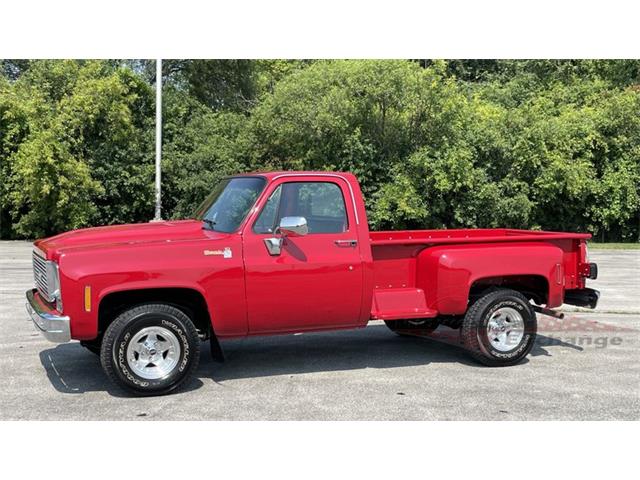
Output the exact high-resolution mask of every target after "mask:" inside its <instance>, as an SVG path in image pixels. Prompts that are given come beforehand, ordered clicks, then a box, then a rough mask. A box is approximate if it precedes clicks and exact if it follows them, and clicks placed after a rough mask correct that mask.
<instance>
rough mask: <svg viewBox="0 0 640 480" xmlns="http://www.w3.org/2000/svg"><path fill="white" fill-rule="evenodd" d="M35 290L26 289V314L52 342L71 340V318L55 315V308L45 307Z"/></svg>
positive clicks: (37, 328)
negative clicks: (39, 300)
mask: <svg viewBox="0 0 640 480" xmlns="http://www.w3.org/2000/svg"><path fill="white" fill-rule="evenodd" d="M36 292H37V290H36V289H33V290H27V292H26V295H27V303H26V304H25V307H26V309H27V314H28V315H29V318H30V319H31V321H32V322H33V325H34V326H35V327H36V330H38V331H39V332H40V333H41V334H42V335H43V336H44V338H46V339H47V340H49V341H50V342H54V343H64V342H68V341H69V340H71V325H70V323H71V319H70V318H69V317H68V316H66V315H56V313H57V312H56V310H49V309H46V308H45V307H44V306H43V305H42V304H41V303H40V302H38V299H37V298H36V296H35V294H36Z"/></svg>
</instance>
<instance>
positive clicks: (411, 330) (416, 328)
mask: <svg viewBox="0 0 640 480" xmlns="http://www.w3.org/2000/svg"><path fill="white" fill-rule="evenodd" d="M384 324H385V325H386V326H387V327H388V328H389V330H391V331H392V332H394V333H396V334H398V335H400V336H403V337H415V336H423V335H429V334H430V333H432V332H433V331H434V330H435V329H436V328H438V325H439V323H438V319H436V318H416V319H411V320H410V319H406V320H385V321H384Z"/></svg>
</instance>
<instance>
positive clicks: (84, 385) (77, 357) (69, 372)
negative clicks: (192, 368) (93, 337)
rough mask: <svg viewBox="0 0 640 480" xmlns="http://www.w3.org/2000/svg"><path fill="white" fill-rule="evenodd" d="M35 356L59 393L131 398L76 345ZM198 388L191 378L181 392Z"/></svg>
mask: <svg viewBox="0 0 640 480" xmlns="http://www.w3.org/2000/svg"><path fill="white" fill-rule="evenodd" d="M39 356H40V363H41V364H42V366H43V367H44V370H45V372H46V374H47V378H48V379H49V382H51V385H52V386H53V388H55V389H56V390H57V391H59V392H61V393H70V394H81V393H87V392H107V393H108V394H109V395H112V396H114V397H131V395H130V394H128V393H127V392H124V391H123V390H121V389H120V388H118V387H117V386H115V385H114V384H113V383H111V381H110V380H109V379H108V378H107V377H106V375H105V374H104V372H103V371H102V366H101V365H100V358H99V357H98V356H97V355H95V354H93V353H91V352H89V351H88V350H86V349H85V348H84V347H82V346H81V345H80V344H79V343H77V342H73V343H62V344H60V345H57V346H56V347H54V348H49V349H47V350H43V351H41V352H40V354H39ZM201 386H202V381H201V380H200V379H199V378H195V379H192V380H191V382H190V383H189V385H186V386H185V388H182V389H181V391H182V392H184V391H189V390H195V389H198V388H200V387H201Z"/></svg>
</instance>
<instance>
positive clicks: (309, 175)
mask: <svg viewBox="0 0 640 480" xmlns="http://www.w3.org/2000/svg"><path fill="white" fill-rule="evenodd" d="M282 177H332V178H339V179H340V180H344V182H345V183H346V184H347V187H349V193H350V194H351V202H352V203H353V213H354V214H355V216H356V225H360V219H359V218H358V209H357V208H356V197H355V196H354V195H353V188H351V184H350V183H349V181H348V180H347V179H346V178H344V177H343V176H341V175H336V174H335V173H283V174H281V175H276V176H275V177H273V179H272V180H277V179H279V178H282Z"/></svg>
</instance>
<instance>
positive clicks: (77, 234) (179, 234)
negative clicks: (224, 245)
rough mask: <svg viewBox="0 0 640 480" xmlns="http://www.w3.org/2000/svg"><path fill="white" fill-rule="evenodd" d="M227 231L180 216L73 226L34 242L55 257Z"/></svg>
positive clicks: (192, 237)
mask: <svg viewBox="0 0 640 480" xmlns="http://www.w3.org/2000/svg"><path fill="white" fill-rule="evenodd" d="M226 235H228V234H225V233H217V232H211V231H208V230H203V229H202V222H201V221H199V220H179V221H164V222H151V223H138V224H127V225H111V226H108V227H95V228H84V229H82V230H72V231H70V232H66V233H61V234H60V235H56V236H54V237H49V238H45V239H42V240H38V241H36V242H35V243H34V245H35V246H36V247H38V248H39V249H40V250H43V251H45V252H47V257H48V258H52V257H55V256H57V255H59V254H60V253H62V252H65V251H69V250H72V249H76V248H89V247H99V246H109V245H121V244H132V243H148V242H165V241H177V240H196V239H200V238H211V237H212V236H226Z"/></svg>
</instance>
